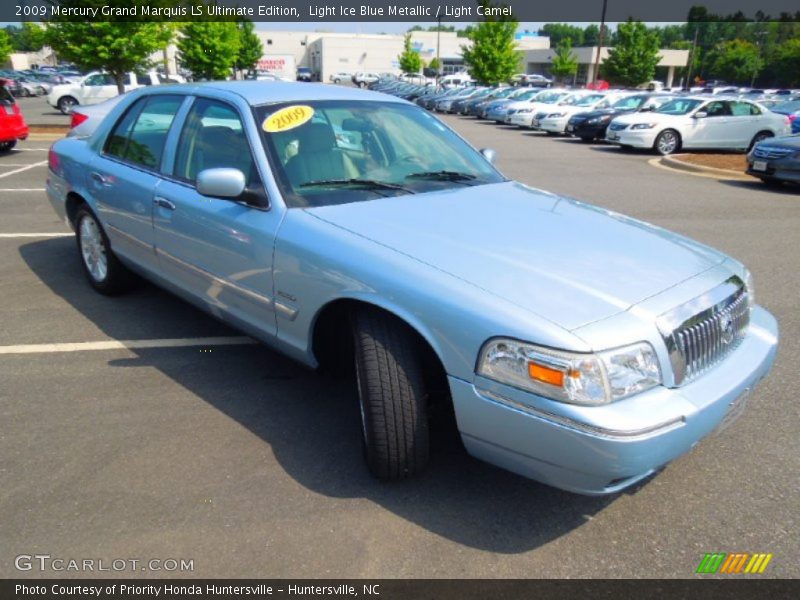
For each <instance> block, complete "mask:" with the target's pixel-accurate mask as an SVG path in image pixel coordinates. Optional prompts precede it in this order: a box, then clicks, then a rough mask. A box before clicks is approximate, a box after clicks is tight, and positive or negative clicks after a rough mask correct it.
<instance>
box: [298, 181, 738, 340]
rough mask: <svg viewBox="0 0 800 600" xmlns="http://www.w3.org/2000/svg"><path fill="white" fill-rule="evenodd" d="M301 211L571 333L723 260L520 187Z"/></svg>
mask: <svg viewBox="0 0 800 600" xmlns="http://www.w3.org/2000/svg"><path fill="white" fill-rule="evenodd" d="M305 210H306V211H307V212H309V213H310V214H312V215H314V216H315V217H317V218H319V219H322V220H324V221H327V222H328V223H330V224H332V225H335V226H337V227H340V228H342V229H344V230H347V231H349V232H351V233H353V234H355V235H358V236H361V237H363V238H367V239H369V240H372V241H374V242H376V243H378V244H381V245H382V246H386V247H388V248H391V249H394V250H396V251H397V252H400V253H402V254H405V255H406V256H409V257H411V258H412V259H415V260H417V261H420V262H422V263H425V264H427V265H430V266H431V267H433V268H436V269H439V270H441V271H444V272H446V273H449V274H450V275H452V276H453V277H457V278H459V279H461V280H464V281H467V282H469V283H471V284H473V285H475V286H477V287H478V288H480V289H482V290H484V291H486V292H487V293H491V294H494V295H495V296H497V297H499V298H502V299H504V300H506V301H508V302H512V303H514V304H516V305H518V306H521V307H523V308H526V309H528V310H530V311H532V312H534V313H536V314H538V315H540V316H542V317H544V318H546V319H548V320H550V321H552V322H554V323H557V324H558V325H560V326H561V327H564V328H565V329H567V330H573V329H576V328H578V327H580V326H582V325H586V324H588V323H591V322H594V321H598V320H600V319H604V318H607V317H610V316H612V315H614V314H616V313H618V312H621V311H624V310H626V309H628V308H630V307H631V306H632V305H634V304H636V303H638V302H640V301H642V300H644V299H646V298H649V297H651V296H653V295H655V294H658V293H659V292H662V291H664V290H666V289H668V288H670V287H672V286H674V285H676V284H678V283H680V282H682V281H685V280H687V279H689V278H691V277H693V276H695V275H697V274H698V273H701V272H703V271H706V270H708V269H710V268H712V267H714V266H715V265H718V264H719V263H721V262H723V261H724V260H725V258H726V257H725V255H723V254H721V253H719V252H717V251H715V250H712V249H710V248H708V247H706V246H703V245H701V244H697V243H696V242H692V241H691V240H688V239H686V238H683V237H681V236H678V235H676V234H672V233H670V232H667V231H665V230H662V229H660V228H657V227H655V226H652V225H649V224H647V223H643V222H640V221H637V220H634V219H630V218H627V217H624V216H622V215H619V214H616V213H613V212H610V211H607V210H604V209H602V208H598V207H594V206H591V205H587V204H584V203H581V202H578V201H576V200H572V199H568V198H562V197H558V196H555V195H552V194H549V193H547V192H543V191H541V190H536V189H533V188H529V187H527V186H524V185H522V184H519V183H516V182H504V183H498V184H491V185H482V186H475V187H468V186H462V187H458V188H456V189H450V190H446V191H442V192H429V193H424V194H418V195H408V196H400V197H391V198H386V199H380V200H374V201H366V202H354V203H350V204H343V205H337V206H327V207H317V208H309V209H305Z"/></svg>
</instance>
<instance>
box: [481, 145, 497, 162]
mask: <svg viewBox="0 0 800 600" xmlns="http://www.w3.org/2000/svg"><path fill="white" fill-rule="evenodd" d="M481 154H483V158H485V159H486V160H487V161H489V163H490V164H494V159H495V158H497V152H495V151H494V150H493V149H492V148H481Z"/></svg>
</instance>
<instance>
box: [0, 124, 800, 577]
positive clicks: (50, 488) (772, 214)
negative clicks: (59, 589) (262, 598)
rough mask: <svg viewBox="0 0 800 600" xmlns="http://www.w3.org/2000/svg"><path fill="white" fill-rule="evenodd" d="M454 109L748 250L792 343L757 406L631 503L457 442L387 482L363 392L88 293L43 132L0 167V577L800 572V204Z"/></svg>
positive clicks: (171, 305)
mask: <svg viewBox="0 0 800 600" xmlns="http://www.w3.org/2000/svg"><path fill="white" fill-rule="evenodd" d="M444 118H445V120H446V121H448V122H449V123H450V124H452V125H453V126H454V127H455V128H456V129H457V130H458V131H459V132H460V133H462V135H464V136H465V137H466V138H467V139H468V140H470V141H471V142H472V143H473V144H474V145H475V146H477V147H493V148H495V149H496V150H497V151H498V164H499V166H500V168H501V169H502V170H503V171H504V172H505V173H506V174H507V175H508V176H510V177H513V178H516V179H519V180H521V181H523V182H525V183H528V184H531V185H533V186H536V187H541V188H544V189H547V190H550V191H553V192H557V193H560V194H564V195H568V196H573V197H576V198H580V199H583V200H587V201H590V202H592V203H595V204H599V205H602V206H604V207H607V208H609V209H612V210H616V211H619V212H623V213H626V214H629V215H632V216H635V217H638V218H642V219H645V220H647V221H650V222H653V223H655V224H658V225H661V226H664V227H667V228H669V229H673V230H676V231H678V232H680V233H684V234H686V235H689V236H691V237H693V238H696V239H698V240H700V241H702V242H705V243H708V244H710V245H712V246H715V247H717V248H720V249H722V250H723V251H725V252H728V253H730V254H732V255H733V256H735V257H736V258H738V259H740V260H742V261H744V262H745V263H746V264H747V265H748V266H749V267H750V268H751V270H752V271H753V273H754V278H755V285H756V296H757V300H758V302H759V303H761V304H763V305H765V306H766V307H767V308H768V309H769V310H771V311H772V312H773V313H774V314H775V315H776V317H777V318H778V321H779V323H780V327H781V337H782V340H781V346H780V350H779V355H778V360H777V363H776V365H775V367H774V370H773V372H772V373H771V375H770V376H769V377H768V379H767V380H766V381H765V382H764V383H762V385H761V386H760V387H759V388H758V389H757V390H756V392H755V394H754V396H753V397H752V399H751V400H750V405H749V408H748V411H747V412H746V413H745V415H744V416H743V417H742V418H741V419H740V420H739V421H737V422H736V423H735V424H734V425H733V426H731V427H730V428H728V429H727V430H725V431H724V432H722V433H721V434H719V435H715V436H713V437H710V438H708V439H706V440H704V441H703V442H701V443H700V444H699V445H698V446H697V447H696V448H695V449H694V450H693V451H692V452H691V453H690V454H689V455H687V456H684V457H682V458H680V459H679V460H677V461H676V462H674V463H673V464H671V465H669V466H668V467H667V468H666V469H665V470H664V471H662V472H661V473H660V474H658V475H657V476H655V477H654V478H652V479H650V480H649V481H647V482H645V483H644V484H642V485H639V486H638V487H635V488H634V489H632V490H630V491H628V492H626V493H622V494H619V495H616V496H610V497H604V498H588V497H582V496H576V495H572V494H569V493H566V492H561V491H558V490H555V489H552V488H549V487H547V486H544V485H540V484H537V483H535V482H532V481H529V480H526V479H523V478H520V477H517V476H515V475H512V474H510V473H506V472H504V471H501V470H499V469H496V468H494V467H491V466H489V465H486V464H483V463H480V462H478V461H476V460H474V459H471V458H470V457H468V456H466V455H465V453H464V452H463V450H461V448H460V446H459V445H458V444H457V443H453V441H452V440H438V441H437V443H436V444H435V447H434V456H433V460H432V465H431V468H430V469H429V470H428V471H427V472H426V473H425V474H424V476H423V477H421V478H419V479H417V480H413V481H407V482H403V483H399V484H382V483H379V482H377V481H375V480H373V479H371V478H370V476H369V475H368V473H367V471H366V468H365V466H364V464H363V462H362V460H361V449H360V444H359V438H358V414H357V406H356V403H355V399H354V395H353V391H352V389H351V388H350V385H349V384H348V383H347V382H342V381H338V380H333V379H330V378H327V377H324V376H322V375H317V374H315V373H311V372H308V371H306V370H305V369H303V368H301V367H299V366H297V365H295V364H293V363H292V362H291V361H289V360H287V359H285V358H283V357H281V356H279V355H277V354H275V353H273V352H271V351H270V350H268V349H266V348H264V347H262V346H258V345H252V344H247V343H245V342H246V340H243V339H241V338H238V337H234V336H238V334H237V333H236V332H234V331H231V330H230V329H228V328H226V327H225V326H223V325H221V324H219V323H217V322H216V321H214V320H213V319H211V318H210V317H207V316H205V315H204V314H202V313H200V312H198V311H196V310H194V309H193V308H191V307H190V306H188V305H187V304H185V303H183V302H181V301H179V300H177V299H176V298H174V297H172V296H170V295H169V294H167V293H165V292H162V291H160V290H158V289H156V288H154V287H152V286H148V285H144V286H142V287H141V288H140V289H138V290H136V291H134V292H132V293H131V294H129V295H126V296H123V297H120V298H115V299H110V298H105V297H101V296H99V295H97V294H95V293H94V292H93V291H91V290H90V288H89V286H88V285H87V284H86V283H85V282H84V280H83V276H82V273H81V271H80V265H79V262H78V256H77V252H76V249H75V243H74V240H73V238H72V237H71V236H70V235H69V234H68V230H67V229H66V227H65V226H64V224H63V223H61V222H60V221H59V220H58V219H57V218H56V217H55V215H54V213H53V212H52V210H51V208H50V206H49V204H48V203H47V200H46V198H45V195H44V192H43V188H44V184H45V178H46V170H47V167H46V158H47V152H46V150H47V147H48V146H49V142H46V141H41V140H39V141H36V140H30V141H26V142H24V143H21V144H20V145H19V146H18V149H17V150H16V151H14V152H11V153H9V154H7V155H5V156H2V157H0V215H1V216H2V218H0V277H1V279H0V280H1V281H2V283H3V286H2V289H3V296H4V298H5V302H4V303H3V307H2V308H0V315H2V316H1V317H0V324H2V325H0V423H2V426H0V539H2V540H3V543H2V544H1V545H0V577H20V576H22V577H29V576H30V577H41V576H43V575H44V576H58V575H69V576H80V574H79V573H58V572H52V571H49V572H45V573H44V574H42V573H39V572H38V571H35V570H34V571H28V572H20V571H17V570H16V569H15V566H14V559H15V557H16V556H18V555H20V554H30V555H32V554H37V553H38V554H49V555H51V556H52V557H60V558H64V559H70V558H74V559H79V560H80V559H84V558H90V559H101V558H102V559H104V560H105V561H108V562H110V561H112V560H114V559H140V560H148V559H162V560H163V559H187V560H188V559H190V560H193V565H194V570H193V571H192V572H191V573H179V572H164V571H158V572H152V571H148V572H140V570H134V571H126V572H120V573H114V575H120V576H129V575H130V576H141V577H161V576H171V575H192V576H195V577H208V578H212V577H292V578H294V577H504V578H510V577H692V576H694V572H695V569H696V568H697V565H698V564H699V562H700V560H701V559H702V557H703V555H704V554H705V553H706V552H740V551H741V552H769V553H773V554H774V557H773V559H772V561H771V563H770V565H769V568H768V569H767V571H766V573H765V574H764V575H762V577H766V576H772V577H797V576H798V575H800V572H799V571H798V565H800V544H799V543H798V536H797V533H796V532H797V530H798V514H799V513H800V511H799V510H798V501H797V499H798V497H800V483H799V482H800V438H798V435H797V432H798V430H800V410H798V403H797V389H798V388H800V370H799V369H797V368H796V367H793V366H792V364H793V363H792V360H793V359H792V358H791V357H792V356H797V355H798V353H800V342H799V340H800V318H799V317H798V305H799V304H800V302H798V289H800V275H798V273H800V236H798V231H800V193H798V192H797V191H796V190H792V189H785V190H778V191H776V190H773V189H770V188H767V187H765V186H763V185H762V184H760V183H759V182H756V181H754V182H752V183H750V182H742V181H720V180H718V179H715V178H710V177H701V176H693V175H689V174H685V173H675V172H672V171H668V170H664V169H661V168H657V167H655V166H653V165H651V164H650V163H649V161H650V159H652V158H653V156H651V155H647V154H640V153H625V152H620V151H619V150H617V149H615V148H611V147H607V146H604V145H601V144H592V145H587V144H583V143H581V142H579V141H574V140H570V139H565V138H559V139H551V138H547V137H546V136H544V135H541V134H538V133H523V132H519V131H516V130H511V129H510V128H505V127H496V126H494V125H490V124H485V123H481V122H476V121H474V120H472V119H465V118H460V117H444ZM198 338H214V340H216V341H214V340H210V341H208V342H207V343H203V342H204V340H202V339H198ZM220 339H222V341H227V342H229V344H228V345H220V344H218V343H216V342H218V341H220ZM119 340H138V341H139V342H138V345H137V347H134V348H125V347H115V345H116V343H115V342H117V341H119ZM164 340H169V341H168V342H164ZM164 346H166V347H164Z"/></svg>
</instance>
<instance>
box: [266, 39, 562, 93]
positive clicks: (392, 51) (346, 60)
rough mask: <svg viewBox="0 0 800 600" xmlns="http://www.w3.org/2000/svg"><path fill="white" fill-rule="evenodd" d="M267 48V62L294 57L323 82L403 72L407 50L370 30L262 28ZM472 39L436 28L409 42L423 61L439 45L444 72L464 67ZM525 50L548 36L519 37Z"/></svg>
mask: <svg viewBox="0 0 800 600" xmlns="http://www.w3.org/2000/svg"><path fill="white" fill-rule="evenodd" d="M256 33H257V34H258V36H259V37H260V38H261V42H262V44H263V46H264V56H263V60H264V61H265V62H266V63H267V64H269V61H275V60H278V61H293V62H294V64H295V66H297V67H307V68H309V69H311V71H312V72H313V73H315V74H316V75H317V76H318V77H319V79H320V81H328V80H329V79H330V76H331V75H332V74H334V73H350V74H353V73H359V72H367V73H387V72H388V73H397V74H399V73H400V64H399V62H398V57H399V56H400V54H402V52H403V44H404V36H403V35H396V34H382V33H379V34H371V33H329V32H308V31H259V30H256ZM471 43H472V42H471V41H470V40H468V39H467V38H463V37H458V36H457V35H456V33H455V32H452V31H443V32H441V33H440V34H438V35H437V33H436V32H432V31H414V32H412V33H411V45H412V48H413V49H414V50H416V51H417V52H418V53H419V54H420V56H421V57H422V59H423V61H425V63H428V62H430V60H431V59H432V58H435V57H436V54H437V46H438V53H439V58H440V59H441V61H442V70H443V72H444V73H456V72H458V71H462V70H464V60H463V57H462V49H461V47H462V46H469V45H470V44H471ZM517 44H518V45H519V47H520V49H521V50H523V51H528V50H533V49H537V48H538V49H543V50H546V49H547V48H549V47H550V39H549V38H547V37H540V36H537V35H536V34H530V33H521V34H518V35H517Z"/></svg>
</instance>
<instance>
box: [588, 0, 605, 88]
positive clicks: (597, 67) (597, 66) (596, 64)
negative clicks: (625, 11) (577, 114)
mask: <svg viewBox="0 0 800 600" xmlns="http://www.w3.org/2000/svg"><path fill="white" fill-rule="evenodd" d="M606 8H608V0H603V14H602V15H600V35H599V36H598V38H597V56H596V57H595V59H594V71H593V72H592V87H594V86H595V83H596V82H597V75H598V71H600V53H601V52H602V51H603V41H604V38H605V32H606Z"/></svg>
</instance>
